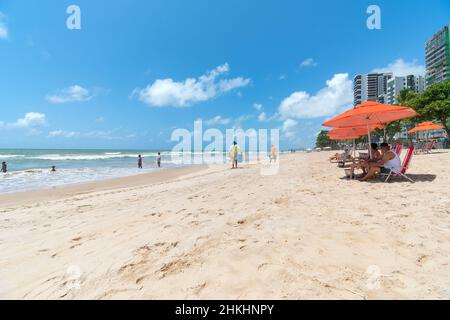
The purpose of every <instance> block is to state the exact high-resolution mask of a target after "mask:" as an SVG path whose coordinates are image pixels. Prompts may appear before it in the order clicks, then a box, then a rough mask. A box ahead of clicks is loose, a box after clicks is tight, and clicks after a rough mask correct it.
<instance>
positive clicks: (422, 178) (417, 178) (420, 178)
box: [341, 174, 437, 183]
mask: <svg viewBox="0 0 450 320" xmlns="http://www.w3.org/2000/svg"><path fill="white" fill-rule="evenodd" d="M407 176H408V177H410V178H411V179H412V180H413V181H414V182H433V181H434V180H436V177H437V176H436V175H435V174H407ZM341 179H342V180H349V181H351V180H350V179H348V178H347V177H342V178H341ZM385 179H386V177H379V178H377V179H374V180H370V181H367V182H368V183H384V180H385ZM354 180H356V181H358V179H354ZM399 182H404V183H411V182H410V181H408V180H407V179H405V178H403V177H397V176H394V177H391V178H390V179H389V181H388V182H387V183H399Z"/></svg>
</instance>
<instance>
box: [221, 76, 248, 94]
mask: <svg viewBox="0 0 450 320" xmlns="http://www.w3.org/2000/svg"><path fill="white" fill-rule="evenodd" d="M249 84H250V79H244V78H242V77H238V78H234V79H229V80H221V81H220V83H219V86H220V90H221V91H222V92H228V91H231V90H233V89H237V88H243V87H246V86H248V85H249ZM238 94H241V95H242V93H240V92H238Z"/></svg>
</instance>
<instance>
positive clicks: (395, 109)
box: [323, 101, 417, 157]
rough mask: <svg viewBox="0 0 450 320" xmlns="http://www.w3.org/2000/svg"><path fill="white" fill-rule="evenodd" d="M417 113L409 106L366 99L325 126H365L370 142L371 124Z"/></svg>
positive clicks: (403, 117) (408, 116)
mask: <svg viewBox="0 0 450 320" xmlns="http://www.w3.org/2000/svg"><path fill="white" fill-rule="evenodd" d="M416 115H417V112H416V111H414V110H413V109H411V108H408V107H403V106H394V105H389V104H382V103H379V102H374V101H366V102H364V103H362V104H360V105H357V106H356V107H354V108H352V109H350V110H347V111H345V112H344V113H342V114H340V115H338V116H337V117H335V118H333V119H331V120H329V121H327V122H325V123H324V124H323V126H325V127H341V128H348V127H361V126H365V127H366V128H367V134H368V135H369V144H370V143H371V141H370V126H371V125H379V124H383V123H389V122H393V121H397V120H401V119H406V118H410V117H414V116H416ZM370 156H371V157H372V150H370Z"/></svg>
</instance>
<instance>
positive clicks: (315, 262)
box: [0, 151, 450, 299]
mask: <svg viewBox="0 0 450 320" xmlns="http://www.w3.org/2000/svg"><path fill="white" fill-rule="evenodd" d="M404 152H405V151H404ZM329 156H330V153H327V152H320V153H310V154H306V153H297V154H288V155H284V156H283V157H282V158H281V159H280V168H279V172H278V173H277V174H274V175H264V174H261V172H262V171H261V165H258V164H251V165H250V164H249V165H244V166H243V168H242V169H238V170H230V169H229V167H228V166H212V167H194V168H184V169H175V170H165V171H162V172H160V173H155V174H147V175H142V176H139V177H128V178H121V179H116V180H111V181H104V182H99V183H93V184H89V185H79V186H71V187H64V188H57V189H52V190H45V191H37V192H29V193H22V194H11V195H2V196H0V252H1V259H0V298H2V299H15V298H18V299H433V298H438V299H450V188H449V185H450V153H448V152H446V151H441V152H440V151H436V152H435V153H434V154H430V155H417V156H415V157H414V159H413V162H412V164H411V167H410V170H409V174H410V175H411V177H412V178H413V179H414V180H415V181H416V183H414V184H412V183H410V182H407V181H405V180H402V179H393V180H392V182H391V183H382V182H380V181H375V182H369V183H361V182H359V181H349V180H347V179H346V178H345V174H344V170H343V169H341V168H337V166H336V165H335V164H330V163H329V162H328V160H327V159H328V157H329Z"/></svg>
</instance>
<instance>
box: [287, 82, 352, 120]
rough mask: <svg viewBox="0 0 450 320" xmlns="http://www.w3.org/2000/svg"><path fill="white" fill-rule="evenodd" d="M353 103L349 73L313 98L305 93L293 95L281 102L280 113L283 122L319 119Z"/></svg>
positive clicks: (329, 83)
mask: <svg viewBox="0 0 450 320" xmlns="http://www.w3.org/2000/svg"><path fill="white" fill-rule="evenodd" d="M352 102H353V84H352V81H351V80H350V79H349V78H348V73H339V74H335V75H334V76H333V78H332V79H331V80H328V81H327V82H326V87H324V88H322V89H320V90H319V91H318V92H317V93H316V94H315V95H313V96H311V95H309V94H308V93H307V92H305V91H297V92H294V93H292V94H291V95H290V96H289V97H287V98H285V99H284V100H283V101H282V102H281V104H280V106H279V107H278V112H279V114H280V116H281V118H282V119H283V120H285V119H304V118H319V117H326V116H330V115H333V114H335V113H337V112H338V111H340V110H341V109H343V108H344V107H346V106H348V104H351V103H352Z"/></svg>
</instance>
